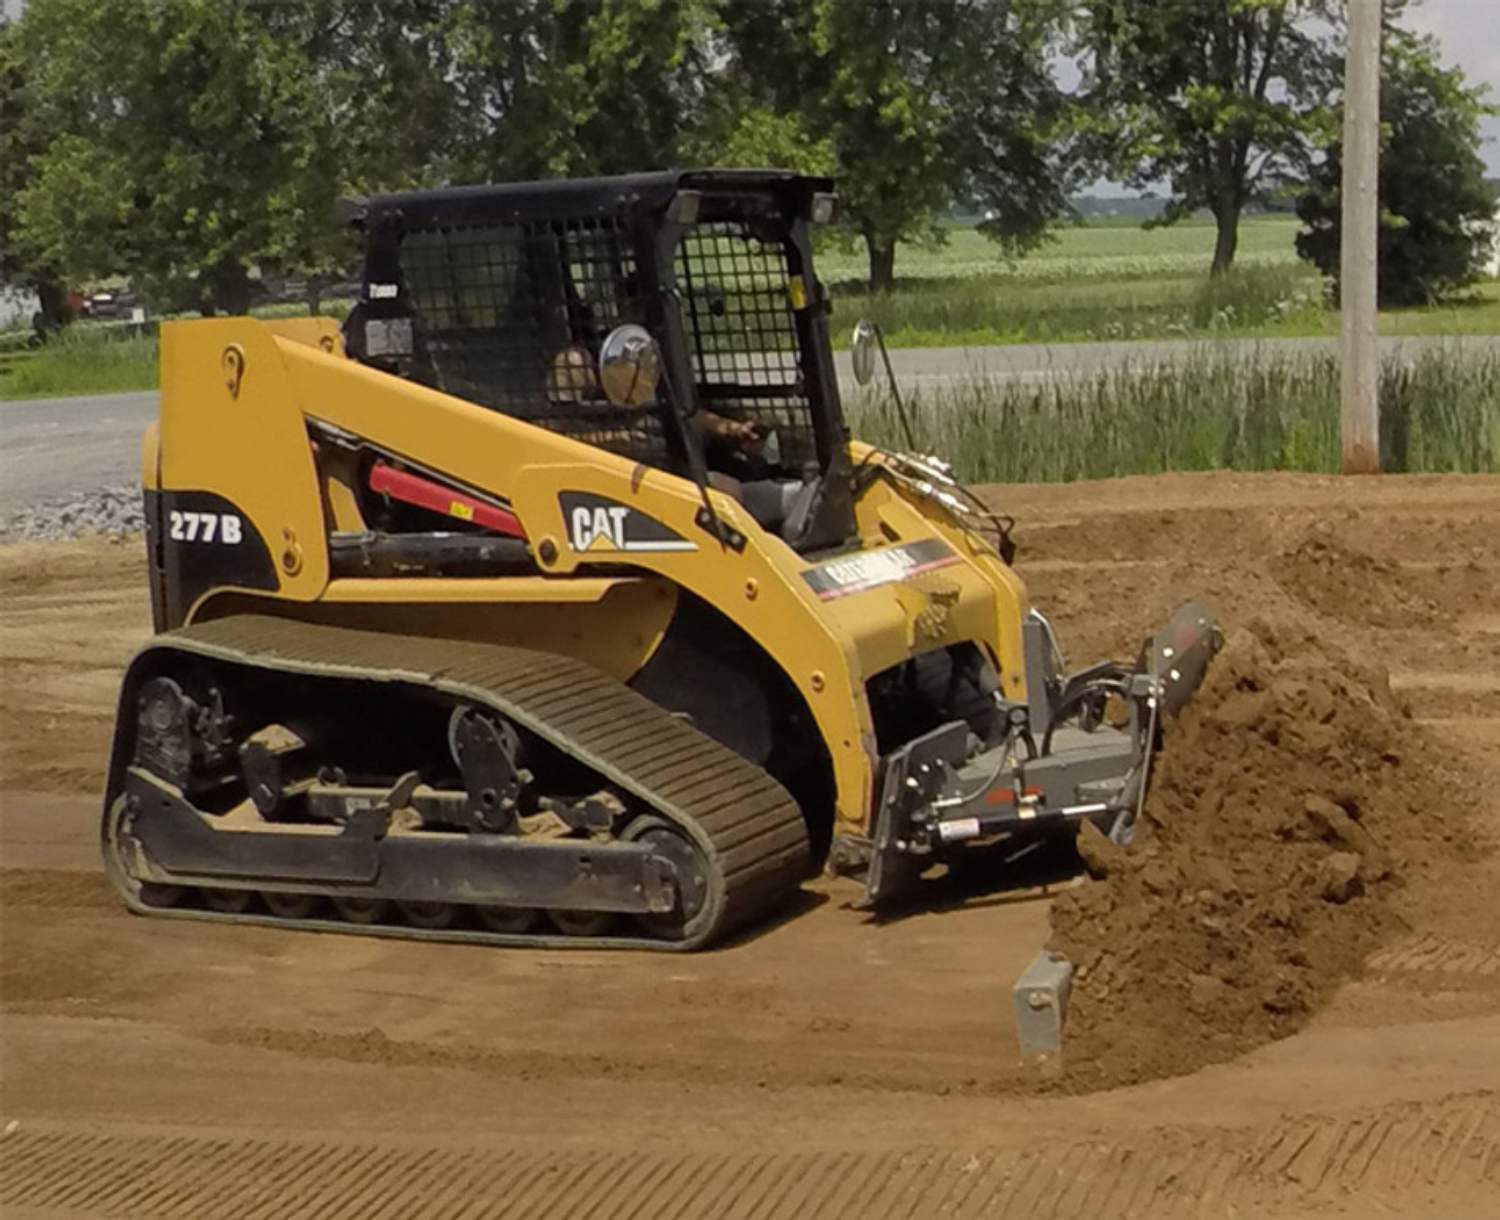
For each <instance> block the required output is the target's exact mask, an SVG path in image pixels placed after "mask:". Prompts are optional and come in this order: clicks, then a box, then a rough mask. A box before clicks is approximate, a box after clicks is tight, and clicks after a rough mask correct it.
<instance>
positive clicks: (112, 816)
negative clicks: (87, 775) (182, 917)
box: [102, 796, 183, 907]
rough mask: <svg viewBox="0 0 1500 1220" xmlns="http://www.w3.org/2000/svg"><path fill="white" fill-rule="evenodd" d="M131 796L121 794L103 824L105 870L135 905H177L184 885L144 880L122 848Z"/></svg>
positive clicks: (116, 886)
mask: <svg viewBox="0 0 1500 1220" xmlns="http://www.w3.org/2000/svg"><path fill="white" fill-rule="evenodd" d="M129 802H130V798H129V797H124V796H122V797H119V798H118V799H117V800H116V801H115V803H114V804H113V805H111V806H110V808H109V816H108V817H107V818H105V821H104V827H103V833H102V837H103V842H104V871H105V873H106V874H107V875H108V876H109V879H110V881H111V882H112V883H113V884H114V887H115V889H117V890H118V891H119V892H120V893H121V895H123V896H124V898H125V900H126V902H128V903H130V905H132V906H143V907H175V906H176V905H177V904H178V903H179V902H181V901H182V897H183V888H182V886H180V885H162V884H160V883H159V882H155V881H141V880H138V879H137V878H136V877H135V876H133V875H132V874H131V871H130V865H129V863H128V862H127V860H126V859H125V854H124V852H123V851H122V850H121V844H120V836H121V834H123V833H124V832H125V828H126V824H127V822H128V821H129V813H130V809H129Z"/></svg>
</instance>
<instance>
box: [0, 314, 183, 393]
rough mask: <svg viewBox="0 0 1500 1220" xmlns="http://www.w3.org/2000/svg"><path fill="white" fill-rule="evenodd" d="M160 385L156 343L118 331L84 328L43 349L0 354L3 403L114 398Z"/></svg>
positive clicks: (78, 326) (91, 327) (0, 388)
mask: <svg viewBox="0 0 1500 1220" xmlns="http://www.w3.org/2000/svg"><path fill="white" fill-rule="evenodd" d="M156 384H157V370H156V339H155V338H154V337H142V336H138V335H127V334H125V333H124V332H122V331H121V330H120V329H118V328H114V327H111V328H105V327H102V326H88V325H81V324H80V325H77V326H73V327H70V328H69V329H68V330H66V331H64V332H63V333H62V334H60V335H57V336H55V337H54V338H53V339H52V340H51V342H49V343H47V344H46V345H45V346H43V347H40V348H34V349H33V348H20V349H18V350H13V349H7V350H6V351H4V352H3V353H0V399H15V398H57V397H62V396H66V395H71V394H111V393H117V392H120V391H124V390H151V389H155V388H156Z"/></svg>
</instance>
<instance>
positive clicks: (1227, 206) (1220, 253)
mask: <svg viewBox="0 0 1500 1220" xmlns="http://www.w3.org/2000/svg"><path fill="white" fill-rule="evenodd" d="M1213 212H1214V224H1215V225H1216V226H1217V228H1218V234H1217V236H1216V237H1215V238H1214V262H1213V266H1212V267H1210V268H1209V269H1208V273H1209V275H1211V276H1213V277H1215V278H1217V277H1218V276H1221V275H1223V274H1224V273H1225V272H1226V271H1228V270H1229V269H1230V268H1231V267H1233V266H1234V252H1235V251H1236V250H1237V249H1239V245H1240V209H1239V207H1238V205H1236V204H1233V203H1223V204H1220V205H1219V206H1217V207H1215V208H1214V210H1213Z"/></svg>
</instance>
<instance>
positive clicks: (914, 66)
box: [723, 0, 1067, 291]
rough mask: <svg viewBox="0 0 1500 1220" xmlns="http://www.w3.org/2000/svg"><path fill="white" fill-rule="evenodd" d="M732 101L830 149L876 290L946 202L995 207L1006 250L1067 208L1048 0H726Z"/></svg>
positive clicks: (994, 228)
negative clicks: (790, 121)
mask: <svg viewBox="0 0 1500 1220" xmlns="http://www.w3.org/2000/svg"><path fill="white" fill-rule="evenodd" d="M723 11H724V27H725V30H726V39H727V42H728V45H729V46H730V47H731V48H732V51H733V58H732V63H731V66H730V69H729V71H728V72H727V73H726V74H725V82H724V83H725V87H726V89H727V90H728V91H729V96H731V97H735V98H740V99H744V104H746V105H748V106H750V107H752V108H755V109H759V110H763V111H767V112H770V113H773V114H780V115H794V116H796V122H797V124H798V125H799V126H800V128H801V129H802V130H804V131H805V132H806V133H807V135H808V136H809V137H810V138H811V139H812V140H813V141H815V142H819V143H826V146H827V147H828V148H829V150H831V152H832V155H833V161H834V167H835V172H836V175H837V177H838V181H839V199H840V205H839V206H840V213H841V216H842V223H844V224H846V225H847V226H848V227H849V228H850V229H852V230H853V231H854V232H855V233H856V234H857V235H858V236H859V237H860V238H861V239H862V240H863V241H864V244H865V248H866V251H867V253H868V255H869V261H870V286H871V288H872V289H874V290H876V291H881V290H884V289H887V288H889V287H890V286H891V284H892V282H893V280H894V275H895V255H896V246H897V243H898V242H901V241H905V240H910V239H912V238H917V237H922V236H927V235H932V234H933V233H934V232H935V228H934V218H935V216H936V214H937V213H938V212H939V211H940V210H941V209H943V208H944V207H946V206H948V205H949V204H950V203H951V202H952V201H953V200H954V199H955V198H959V197H964V198H976V199H978V200H979V201H980V202H981V203H982V204H984V205H985V206H987V207H988V208H989V209H990V210H991V211H993V212H994V213H995V215H994V217H993V219H992V220H991V221H990V222H989V225H988V230H987V231H988V232H989V233H990V234H991V236H994V237H995V238H997V239H998V240H1001V241H1003V242H1006V243H1007V244H1009V245H1010V246H1011V247H1012V248H1020V247H1023V246H1024V245H1026V244H1027V243H1029V242H1032V241H1035V240H1036V239H1037V238H1038V237H1039V236H1040V234H1041V233H1042V231H1043V230H1044V229H1045V227H1046V225H1047V224H1048V223H1049V222H1050V221H1051V220H1052V219H1054V218H1055V217H1056V216H1058V215H1060V214H1062V213H1063V212H1064V211H1065V210H1066V208H1067V189H1066V176H1065V169H1064V165H1063V162H1062V159H1061V158H1060V157H1059V155H1058V154H1059V153H1060V152H1061V151H1062V149H1063V146H1062V145H1061V144H1060V143H1058V142H1057V141H1056V140H1055V139H1054V138H1053V137H1054V136H1055V135H1056V132H1057V128H1058V120H1059V117H1060V115H1061V112H1062V108H1063V95H1062V93H1061V91H1060V90H1059V89H1058V87H1057V85H1056V83H1055V81H1054V80H1053V77H1052V74H1051V72H1050V70H1049V66H1048V62H1047V51H1048V48H1049V46H1050V45H1051V44H1052V40H1053V38H1054V36H1055V34H1056V33H1057V31H1058V28H1059V23H1060V21H1061V18H1062V15H1063V6H1062V5H1061V4H1060V3H1058V2H1057V0H810V2H809V0H726V3H725V7H724V10H723Z"/></svg>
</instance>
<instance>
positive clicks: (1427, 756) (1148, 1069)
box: [1052, 622, 1481, 1088]
mask: <svg viewBox="0 0 1500 1220" xmlns="http://www.w3.org/2000/svg"><path fill="white" fill-rule="evenodd" d="M1468 782H1469V781H1468V780H1467V778H1466V776H1465V775H1463V774H1462V773H1461V772H1460V771H1459V769H1458V768H1457V767H1456V766H1455V765H1453V764H1452V763H1451V762H1450V760H1449V759H1448V758H1447V757H1445V754H1444V751H1443V750H1442V748H1441V747H1440V746H1439V744H1438V743H1437V742H1436V741H1435V740H1433V739H1432V738H1431V737H1430V736H1429V735H1428V734H1427V732H1426V731H1425V730H1424V729H1422V728H1421V727H1420V726H1418V725H1417V724H1415V723H1414V722H1413V721H1412V719H1411V718H1410V715H1409V713H1408V711H1407V709H1406V708H1405V706H1404V705H1403V704H1402V703H1401V702H1400V701H1399V700H1398V699H1397V698H1396V697H1395V696H1393V695H1392V693H1391V689H1390V685H1389V681H1388V679H1387V677H1386V675H1385V674H1384V673H1383V672H1379V671H1376V670H1372V669H1369V668H1366V667H1363V666H1361V665H1359V664H1357V663H1355V662H1354V661H1353V660H1351V659H1350V658H1349V657H1348V656H1346V655H1344V654H1342V653H1341V652H1340V651H1338V650H1337V649H1336V648H1334V647H1332V646H1331V645H1329V644H1327V643H1326V642H1324V641H1321V640H1319V639H1317V638H1315V637H1313V636H1312V635H1310V634H1306V633H1304V632H1300V631H1297V630H1294V629H1287V628H1283V627H1272V626H1269V625H1267V624H1266V623H1264V622H1257V623H1255V624H1253V625H1252V626H1251V627H1250V628H1248V629H1243V630H1239V631H1236V632H1234V633H1232V634H1231V636H1230V638H1229V639H1228V641H1227V642H1226V644H1225V647H1224V649H1223V651H1222V652H1221V653H1220V655H1219V657H1218V659H1217V660H1216V662H1215V663H1214V665H1213V666H1212V668H1211V669H1210V671H1209V675H1208V677H1207V679H1206V681H1205V683H1204V685H1203V687H1202V689H1201V690H1200V691H1199V693H1198V696H1197V697H1196V698H1195V700H1194V701H1193V703H1192V704H1191V705H1190V706H1189V708H1188V709H1187V710H1186V711H1185V712H1184V714H1183V716H1182V718H1181V719H1180V720H1179V721H1178V722H1177V723H1176V724H1173V725H1171V726H1169V728H1168V736H1167V742H1166V748H1165V750H1164V751H1163V753H1162V754H1161V755H1160V757H1159V759H1158V764H1157V771H1156V774H1155V777H1154V780H1153V787H1152V792H1151V796H1150V799H1149V800H1148V802H1147V806H1146V809H1145V812H1144V814H1143V817H1142V820H1141V824H1140V825H1139V826H1138V828H1137V831H1136V837H1135V840H1134V842H1133V843H1132V844H1131V846H1130V848H1129V849H1128V850H1122V849H1120V848H1118V847H1115V846H1114V845H1113V844H1111V843H1110V842H1109V841H1108V840H1107V839H1105V838H1104V837H1103V836H1102V835H1098V834H1097V832H1094V833H1092V834H1090V835H1089V836H1088V837H1087V838H1085V839H1084V840H1082V841H1081V844H1080V847H1081V850H1082V851H1083V853H1084V856H1085V859H1086V860H1087V861H1088V863H1089V865H1090V871H1091V872H1092V873H1093V874H1094V875H1095V877H1096V878H1097V880H1095V881H1092V882H1090V883H1088V884H1086V885H1084V886H1081V887H1080V888H1078V889H1077V890H1075V891H1073V892H1071V893H1069V894H1067V895H1066V896H1064V897H1062V898H1060V899H1059V900H1058V901H1057V902H1056V903H1055V905H1054V907H1053V911H1052V927H1053V939H1052V948H1054V949H1056V950H1058V951H1060V952H1062V953H1064V954H1066V955H1067V957H1068V958H1069V959H1070V960H1071V961H1073V963H1074V964H1075V966H1076V967H1077V970H1078V972H1077V976H1076V979H1075V987H1074V992H1073V1001H1072V1006H1071V1010H1070V1013H1069V1018H1068V1033H1067V1044H1066V1058H1067V1079H1068V1083H1069V1084H1070V1086H1072V1087H1078V1088H1100V1087H1107V1086H1112V1085H1115V1084H1124V1083H1129V1082H1133V1081H1137V1080H1144V1079H1149V1078H1152V1077H1157V1076H1163V1075H1176V1074H1180V1073H1184V1072H1189V1071H1192V1070H1194V1069H1195V1068H1198V1067H1200V1066H1202V1065H1203V1064H1205V1063H1210V1062H1215V1061H1219V1060H1223V1059H1228V1058H1230V1057H1232V1056H1234V1055H1237V1054H1240V1053H1242V1052H1244V1051H1246V1050H1249V1049H1251V1048H1253V1047H1255V1046H1258V1045H1260V1044H1262V1043H1264V1042H1267V1041H1270V1040H1271V1039H1273V1038H1278V1037H1281V1036H1284V1035H1286V1034H1288V1033H1291V1032H1292V1031H1294V1030H1296V1029H1297V1028H1299V1027H1300V1026H1301V1025H1302V1024H1303V1023H1305V1022H1306V1020H1307V1019H1308V1017H1309V1016H1310V1015H1311V1014H1312V1013H1313V1012H1314V1011H1315V1010H1316V1009H1317V1008H1318V1007H1319V1005H1320V1004H1321V1003H1322V1002H1323V1001H1324V1000H1325V999H1327V998H1328V997H1329V996H1330V995H1331V993H1332V991H1333V990H1334V988H1335V987H1336V986H1337V985H1338V984H1339V983H1340V982H1342V981H1344V980H1345V979H1347V978H1349V977H1351V976H1353V975H1355V974H1357V973H1358V972H1359V970H1360V969H1361V966H1362V963H1363V962H1364V960H1365V958H1366V957H1367V956H1368V954H1369V953H1370V952H1371V951H1372V950H1373V949H1374V948H1375V946H1376V945H1378V944H1379V943H1380V942H1381V941H1382V940H1384V939H1386V938H1387V937H1389V936H1390V935H1391V934H1392V933H1393V932H1395V931H1398V930H1400V929H1401V928H1402V926H1403V925H1402V922H1401V916H1400V913H1399V911H1400V907H1399V895H1400V891H1401V888H1402V886H1403V884H1404V883H1406V882H1407V881H1409V880H1411V879H1412V878H1414V877H1417V876H1420V875H1422V874H1423V873H1426V872H1428V871H1430V870H1434V869H1436V868H1440V867H1446V866H1447V865H1449V864H1450V863H1451V862H1453V861H1455V860H1456V859H1459V858H1466V857H1472V856H1473V855H1474V854H1475V853H1476V852H1478V851H1479V850H1481V849H1480V848H1479V847H1478V846H1477V845H1476V844H1474V843H1472V842H1470V841H1468V839H1467V838H1466V832H1465V830H1464V828H1463V822H1462V815H1461V814H1459V813H1456V812H1455V810H1459V809H1462V808H1464V807H1465V805H1466V803H1467V802H1465V801H1464V800H1463V798H1462V796H1461V793H1462V792H1463V791H1465V790H1466V788H1467V784H1468Z"/></svg>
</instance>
